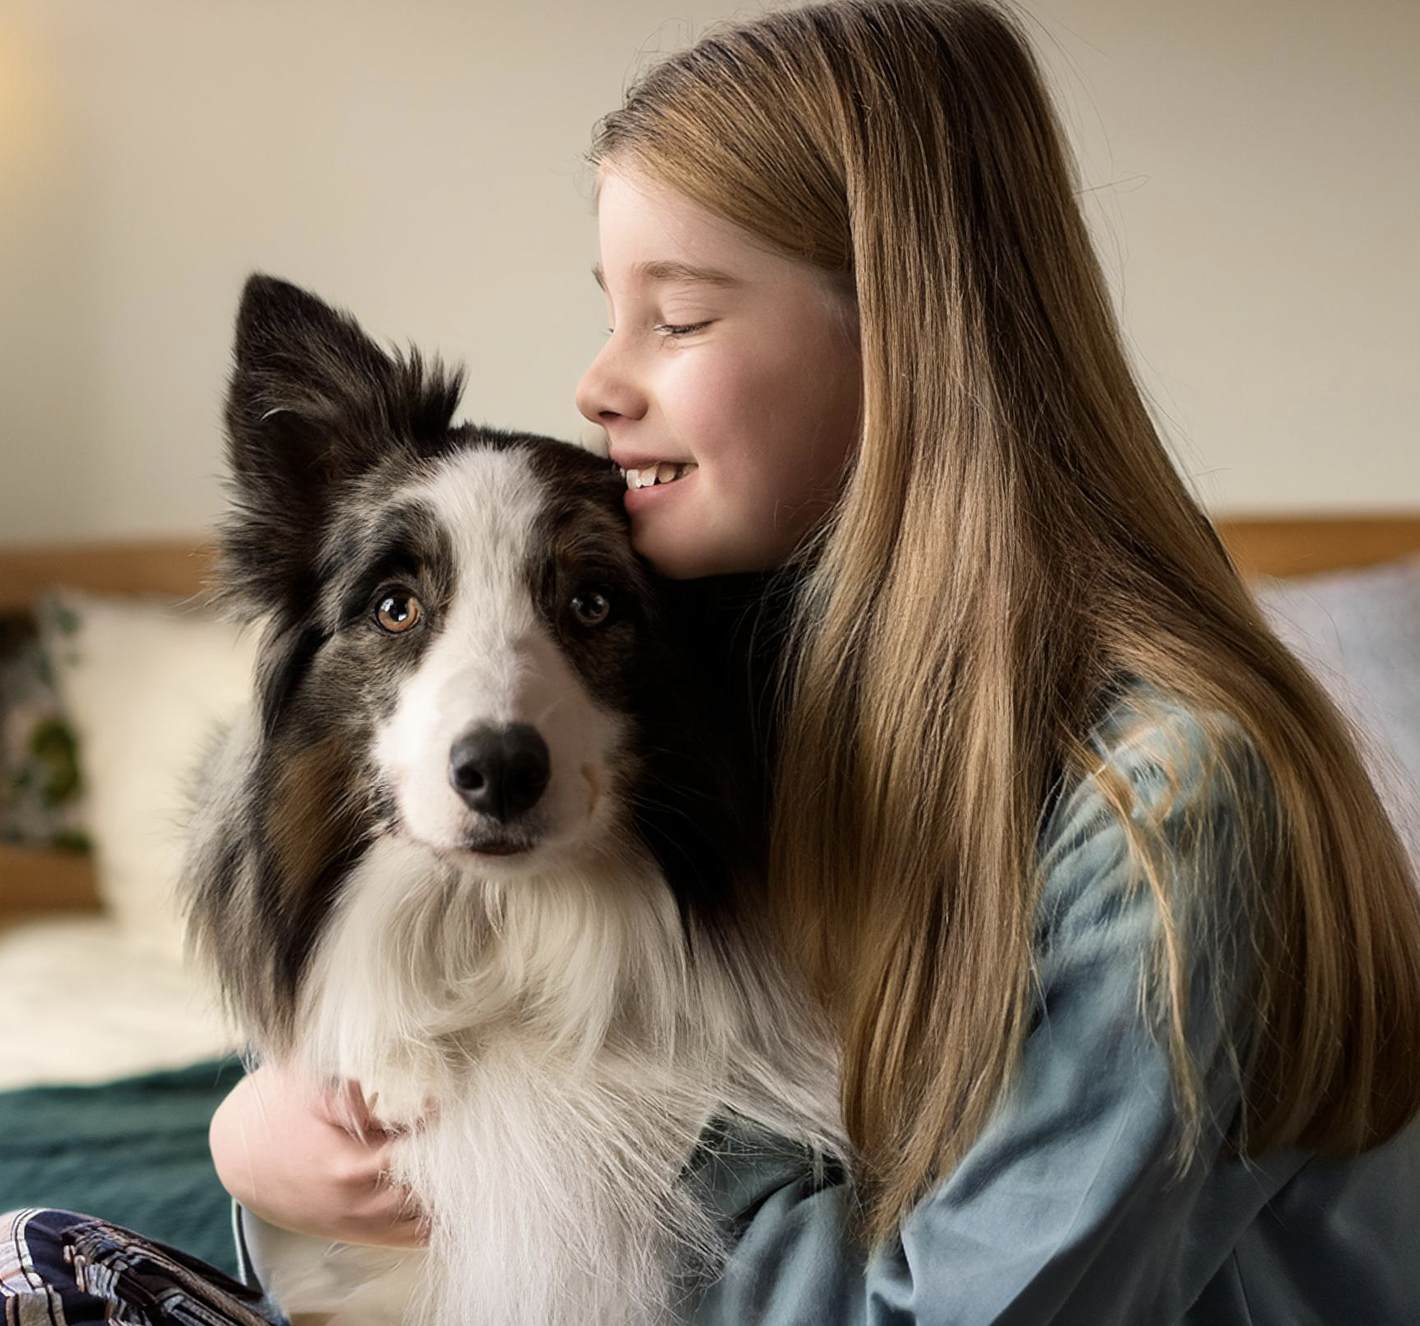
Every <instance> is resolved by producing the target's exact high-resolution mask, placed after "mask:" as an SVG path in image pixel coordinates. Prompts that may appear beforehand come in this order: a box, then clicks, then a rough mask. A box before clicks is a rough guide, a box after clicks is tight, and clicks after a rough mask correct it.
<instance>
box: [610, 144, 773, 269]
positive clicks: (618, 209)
mask: <svg viewBox="0 0 1420 1326" xmlns="http://www.w3.org/2000/svg"><path fill="white" fill-rule="evenodd" d="M597 223H598V233H599V235H600V238H601V249H602V261H601V262H600V263H598V264H597V266H596V267H595V268H594V269H593V274H594V275H595V276H596V278H597V282H598V284H600V285H601V286H602V288H603V289H605V288H606V278H607V277H608V276H611V275H614V277H615V279H616V280H618V281H634V282H638V283H646V284H655V283H660V284H669V283H672V282H674V283H676V284H680V285H691V286H700V287H708V288H716V289H721V290H734V289H736V288H740V287H742V286H744V285H746V284H748V283H749V282H751V281H761V280H765V279H772V278H774V277H782V276H783V275H784V274H785V269H786V268H787V267H789V266H790V265H791V263H790V260H789V259H787V258H785V257H784V256H783V255H782V254H778V253H775V252H773V251H772V250H770V249H769V248H767V247H766V246H765V245H764V244H763V243H761V242H760V241H758V240H757V239H756V238H755V237H753V236H752V235H749V234H747V233H746V232H745V231H743V230H741V229H740V228H739V227H738V226H735V225H733V224H731V223H730V222H728V221H726V220H724V219H723V218H721V217H719V216H716V215H715V214H714V213H713V212H710V211H708V210H707V209H706V208H704V207H702V206H701V205H700V204H699V203H697V202H696V201H695V200H694V199H692V198H688V197H687V196H686V195H685V194H683V193H680V192H678V191H677V190H675V189H673V188H671V187H669V186H668V185H665V184H662V183H661V182H660V181H659V180H655V179H652V178H651V177H650V176H648V175H646V174H645V173H644V172H641V171H638V170H636V169H635V168H631V167H618V168H616V169H615V170H611V169H607V168H605V167H604V168H603V175H602V187H601V189H600V191H599V193H598V207H597Z"/></svg>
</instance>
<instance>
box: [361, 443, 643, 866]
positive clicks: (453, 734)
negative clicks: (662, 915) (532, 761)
mask: <svg viewBox="0 0 1420 1326" xmlns="http://www.w3.org/2000/svg"><path fill="white" fill-rule="evenodd" d="M399 497H400V498H401V500H404V501H407V502H412V503H417V504H418V505H419V506H420V507H421V508H423V509H424V510H426V511H428V512H429V513H430V514H431V515H432V517H433V518H434V520H435V521H436V522H437V524H438V526H439V527H440V528H441V532H442V535H443V540H444V542H445V544H446V552H445V556H446V557H447V559H448V567H447V570H448V572H449V573H450V576H451V587H452V592H451V596H450V597H449V599H448V601H447V602H445V603H443V604H440V605H433V606H432V607H430V608H426V609H425V610H424V611H425V614H426V615H425V617H424V618H423V619H422V620H421V621H420V623H419V627H420V629H424V630H426V631H428V632H429V633H430V635H431V637H432V638H431V639H429V640H427V641H426V643H425V645H424V647H423V649H422V650H421V652H420V654H419V657H418V661H417V663H416V665H415V666H414V667H413V668H412V670H410V671H409V672H407V673H406V674H405V675H404V676H403V677H402V678H401V679H400V681H399V682H398V685H397V689H396V700H395V705H394V708H393V711H392V712H391V713H390V714H389V716H388V718H387V719H386V720H384V721H383V722H382V723H381V724H380V725H379V727H378V728H377V731H376V733H375V743H374V754H375V759H376V762H377V765H378V769H379V774H380V778H381V781H382V782H383V783H384V785H385V786H386V787H387V788H388V789H389V791H390V792H391V793H392V794H393V798H394V802H395V807H396V812H397V816H398V822H399V825H400V828H401V830H402V832H404V833H406V834H408V835H409V836H410V837H412V838H414V839H416V840H417V841H419V842H421V843H423V844H425V845H427V846H429V847H432V848H435V849H437V850H441V851H448V852H454V853H462V852H477V853H478V855H477V857H473V856H470V864H473V863H475V862H476V863H477V864H478V866H479V867H480V868H481V869H486V868H489V867H492V868H494V869H496V870H497V871H498V872H499V873H504V872H505V871H507V870H508V869H509V868H512V869H513V871H514V872H516V870H517V869H518V868H520V867H522V866H523V865H524V864H531V862H532V861H533V859H534V858H543V857H545V855H546V852H547V851H548V850H552V849H556V848H559V847H562V846H569V845H572V844H574V843H580V842H582V841H584V840H585V839H586V838H587V837H588V836H589V835H596V834H598V833H600V832H603V831H605V829H606V828H607V827H608V826H609V825H610V824H612V823H613V822H614V820H615V814H616V807H614V806H613V805H611V804H609V796H608V794H609V793H610V792H611V791H612V789H613V779H612V777H611V774H610V770H611V768H612V767H613V766H614V763H615V761H616V757H617V753H618V750H619V748H620V747H621V746H622V744H623V741H624V727H625V720H624V719H622V718H619V717H617V716H615V714H614V712H613V710H612V709H611V708H610V707H609V706H607V705H605V704H599V703H598V702H597V698H596V697H595V696H594V695H593V693H592V692H591V690H589V688H588V685H587V684H586V680H585V678H584V676H583V675H582V672H580V671H579V668H578V666H577V664H576V661H575V660H574V659H573V658H572V657H569V650H568V643H567V640H566V639H565V638H562V637H560V636H559V634H558V632H557V630H556V629H555V626H554V623H552V622H550V621H549V620H548V613H547V610H546V604H545V603H543V602H541V601H540V598H541V595H542V587H543V585H544V583H545V580H546V577H545V574H544V571H545V568H546V565H547V563H548V562H549V559H550V558H551V557H552V555H553V549H552V548H551V547H550V546H549V541H548V520H547V509H546V508H547V504H548V501H549V492H548V489H547V487H546V486H545V485H544V483H543V482H541V481H540V480H539V478H538V476H537V475H536V474H535V473H534V471H533V469H532V467H531V465H530V463H529V455H528V453H527V452H526V451H525V450H523V449H522V448H510V449H505V450H494V449H491V448H483V447H476V448H472V449H469V450H467V451H464V452H462V453H459V454H457V455H455V456H453V457H452V458H450V459H449V460H447V461H444V462H441V463H440V464H439V465H438V467H437V469H436V471H435V473H434V475H433V477H432V478H430V479H428V480H426V481H423V482H420V483H418V484H417V485H413V486H410V487H408V488H406V489H404V490H402V491H401V493H400V494H399ZM510 731H511V732H512V733H514V734H515V735H516V736H517V737H518V740H519V741H520V742H521V745H520V746H519V751H522V750H523V749H524V748H525V747H527V746H528V745H529V744H530V745H531V746H533V747H537V748H538V749H537V752H536V761H539V762H540V761H543V760H545V769H544V771H543V774H542V775H540V776H537V775H535V785H533V786H531V787H525V788H524V789H523V794H522V795H521V796H520V797H519V798H518V799H517V804H514V805H512V806H507V805H501V806H497V807H496V808H495V809H493V810H490V809H489V807H490V805H493V804H494V803H491V802H489V801H488V800H486V799H481V798H480V796H479V795H478V794H477V792H476V791H471V790H470V788H469V787H468V786H466V784H468V783H470V782H472V783H474V784H481V783H482V774H481V773H480V772H479V766H480V761H479V760H478V759H477V758H474V759H471V760H469V759H464V755H465V753H466V752H467V751H468V749H469V748H470V743H472V745H473V746H474V747H475V748H477V747H478V743H480V742H482V743H483V744H484V747H483V748H484V749H486V748H487V745H488V743H490V742H491V743H492V746H493V748H494V750H495V755H494V757H493V759H494V761H495V762H496V761H497V760H500V759H501V758H502V754H503V753H504V752H503V746H502V745H500V743H503V745H506V742H507V738H508V734H509V733H510ZM539 743H540V745H539ZM514 755H515V756H517V755H518V751H515V752H514ZM461 760H462V761H463V763H462V764H461V763H460V761H461ZM470 769H471V770H472V772H470ZM460 770H462V771H463V772H460ZM544 777H545V785H544V784H543V778H544ZM539 788H540V790H539ZM522 803H527V804H522ZM480 848H483V849H486V852H485V851H480ZM509 848H524V849H532V850H522V851H516V852H513V853H511V854H507V855H504V854H503V853H504V852H505V851H506V850H507V849H509Z"/></svg>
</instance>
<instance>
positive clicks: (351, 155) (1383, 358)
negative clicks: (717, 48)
mask: <svg viewBox="0 0 1420 1326" xmlns="http://www.w3.org/2000/svg"><path fill="white" fill-rule="evenodd" d="M1021 7H1022V9H1023V10H1024V12H1025V13H1026V14H1027V15H1028V16H1029V21H1030V23H1031V26H1032V28H1033V29H1034V31H1035V33H1036V37H1037V40H1036V46H1037V49H1038V51H1039V52H1040V55H1041V57H1042V59H1043V60H1044V62H1045V64H1046V66H1047V67H1048V70H1049V74H1050V77H1051V80H1052V83H1053V85H1054V89H1055V92H1056V96H1057V101H1058V104H1059V107H1060V110H1061V113H1062V116H1063V118H1064V121H1065V123H1066V125H1067V127H1068V131H1069V133H1070V136H1071V139H1072V141H1073V144H1074V147H1075V150H1076V152H1077V154H1078V157H1079V161H1080V166H1081V173H1082V182H1083V185H1084V194H1083V198H1082V201H1083V204H1084V208H1085V211H1086V213H1087V215H1088V217H1089V220H1090V223H1091V226H1092V228H1093V231H1094V234H1095V237H1096V242H1097V246H1098V249H1099V252H1100V255H1101V258H1102V261H1103V263H1104V266H1105V268H1106V270H1107V272H1108V274H1109V278H1110V281H1111V283H1112V287H1113V290H1114V293H1115V297H1116V301H1117V306H1118V308H1119V310H1120V314H1121V317H1122V319H1123V321H1124V325H1125V327H1126V330H1127V333H1128V337H1129V343H1130V345H1131V347H1132V352H1133V354H1134V357H1135V362H1136V364H1137V367H1138V372H1139V376H1140V379H1141V381H1142V383H1143V385H1144V387H1145V389H1146V391H1147V392H1148V394H1149V396H1150V399H1151V400H1152V402H1153V405H1154V408H1155V411H1156V415H1157V417H1158V420H1159V424H1160V427H1161V429H1162V430H1163V431H1164V432H1165V434H1166V435H1167V437H1168V438H1169V440H1170V443H1171V445H1173V446H1174V448H1175V450H1176V453H1177V455H1178V458H1179V463H1180V465H1181V467H1182V468H1183V469H1184V470H1185V472H1186V473H1187V474H1189V475H1190V476H1191V477H1192V478H1193V479H1194V481H1195V483H1196V485H1197V487H1198V490H1199V492H1200V493H1201V495H1202V496H1203V498H1204V499H1205V501H1206V502H1207V503H1208V505H1209V506H1210V508H1212V509H1213V510H1215V511H1222V512H1232V511H1243V510H1246V511H1249V512H1258V511H1268V510H1287V511H1293V512H1294V511H1298V510H1307V509H1333V510H1335V509H1342V510H1352V509H1363V508H1377V507H1385V508H1394V507H1397V506H1406V505H1414V504H1416V503H1420V446H1417V427H1416V420H1417V417H1420V374H1418V373H1417V372H1416V370H1415V365H1416V360H1417V348H1420V334H1417V333H1420V301H1418V300H1417V298H1416V295H1417V289H1420V281H1417V275H1420V257H1417V251H1418V250H1417V245H1416V244H1415V242H1414V235H1415V233H1416V231H1417V228H1418V227H1420V175H1417V172H1416V171H1415V169H1414V161H1415V149H1416V130H1417V124H1420V114H1417V111H1420V83H1417V81H1416V79H1415V77H1414V52H1415V51H1416V50H1417V49H1420V6H1416V5H1414V4H1413V3H1410V2H1409V0H1361V2H1360V3H1355V2H1351V3H1344V2H1343V0H1304V2H1301V3H1299V2H1298V0H1249V3H1245V4H1238V3H1236V0H1189V3H1183V2H1182V0H1174V2H1173V3H1147V4H1145V3H1134V2H1132V0H1050V2H1049V3H1045V2H1044V0H1025V3H1024V4H1023V5H1022V6H1021ZM754 12H757V7H756V6H746V5H739V6H732V5H730V4H727V3H707V2H705V0H682V2H681V3H677V4H670V3H667V0H607V2H604V3H597V4H586V3H581V2H580V0H556V2H555V3H553V2H549V0H533V3H529V4H525V5H503V4H496V5H495V4H492V3H487V2H486V0H472V2H470V0H410V2H409V3H403V4H399V5H392V4H388V3H382V2H379V0H241V2H240V3H238V2H237V0H0V459H2V460H3V464H4V469H3V475H4V481H3V484H0V545H4V544H13V543H32V542H35V541H40V540H43V541H62V540H69V539H100V538H104V539H106V538H110V537H114V536H154V535H186V534H189V533H193V532H196V531H201V530H203V529H205V528H206V527H207V525H208V524H209V522H210V520H211V518H212V517H213V515H214V514H215V513H216V511H217V510H218V508H219V505H220V501H221V497H220V491H219V488H218V484H217V476H218V474H219V472H220V455H221V453H220V435H219V408H220V401H221V394H222V390H223V385H224V378H225V373H226V370H227V363H228V354H229V348H230V335H231V322H232V317H233V313H234V311H235V307H236V299H237V294H238V291H239V289H240V285H241V282H242V279H243V277H244V276H245V275H246V274H247V273H248V272H249V271H251V270H253V269H262V270H265V271H269V272H273V273H277V274H279V275H282V276H285V277H287V278H289V279H291V280H293V281H296V282H298V283H300V284H304V285H307V286H310V287H311V288H313V289H315V290H316V291H318V292H319V293H320V294H321V295H323V296H324V297H326V298H327V299H329V300H330V301H332V302H334V303H337V304H342V305H345V306H346V307H348V308H350V309H351V310H352V311H353V312H354V313H355V314H356V316H357V317H358V318H360V320H361V321H362V322H364V323H365V324H366V325H367V326H368V327H369V328H370V329H371V330H372V331H374V332H376V333H377V334H380V335H383V336H386V337H390V338H394V339H396V340H398V341H401V342H403V341H408V340H413V341H415V342H418V343H419V344H421V345H424V346H428V347H431V348H437V349H439V350H440V351H442V352H443V353H444V354H445V355H447V356H448V357H450V358H455V359H463V360H465V361H466V362H467V363H468V365H469V370H470V372H469V385H468V389H467V392H466V395H465V411H466V413H467V415H468V417H470V418H473V419H475V420H481V421H486V422H490V423H495V424H500V425H506V426H516V427H523V428H531V429H536V430H540V431H545V432H549V433H552V434H554V435H557V436H562V437H568V438H576V437H578V436H579V435H581V434H582V433H583V430H584V428H586V427H587V425H585V421H583V420H582V419H581V416H580V415H578V414H577V412H576V410H575V408H574V406H573V403H572V390H573V387H574V385H575V383H576V381H577V378H578V376H579V375H580V373H581V371H582V369H583V368H584V367H585V365H586V364H587V363H588V362H589V361H590V359H591V358H592V356H593V355H594V354H595V353H596V351H597V348H598V347H599V345H600V343H601V336H602V329H603V327H604V325H605V307H604V303H603V300H602V297H601V294H600V292H599V291H598V290H597V289H596V286H595V284H594V282H593V280H592V277H591V276H590V275H589V272H588V269H589V267H590V265H591V263H592V262H593V260H594V259H595V257H596V253H597V244H596V226H595V217H594V215H593V213H592V209H591V203H590V183H591V182H590V178H589V176H588V173H587V172H586V170H585V169H584V168H583V167H582V165H581V155H582V153H583V152H584V151H585V150H586V148H587V146H588V144H589V141H590V137H591V130H592V125H593V124H594V122H595V121H596V119H597V118H598V117H599V116H600V115H602V114H603V113H605V112H606V111H608V110H609V109H611V108H612V107H614V106H616V105H617V104H618V103H619V101H620V99H621V96H622V92H623V90H624V88H625V87H626V86H627V84H628V82H629V81H630V80H631V79H632V78H633V77H634V76H635V74H636V73H637V71H638V70H639V69H640V68H642V67H644V65H645V64H646V63H647V62H649V61H652V60H654V59H655V58H656V56H657V55H658V54H660V53H663V52H665V51H668V50H671V49H675V48H678V47H680V46H682V45H684V44H687V43H688V42H690V41H692V40H693V39H694V38H695V37H696V36H698V35H700V34H701V33H702V32H703V31H705V30H706V29H707V28H708V27H710V26H711V25H713V24H714V23H716V22H718V21H720V20H723V19H730V18H734V17H737V16H744V15H747V14H751V13H754ZM593 431H595V430H593Z"/></svg>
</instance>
